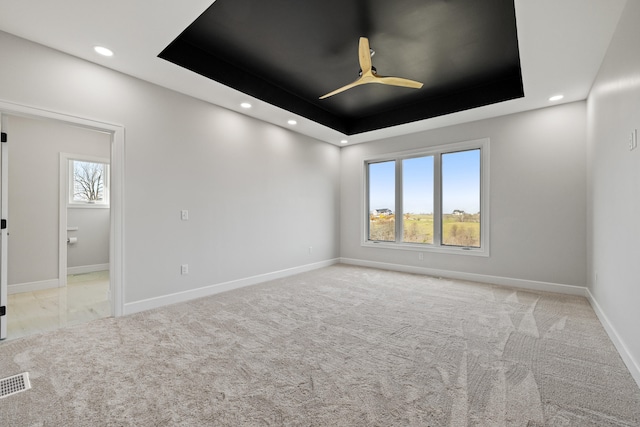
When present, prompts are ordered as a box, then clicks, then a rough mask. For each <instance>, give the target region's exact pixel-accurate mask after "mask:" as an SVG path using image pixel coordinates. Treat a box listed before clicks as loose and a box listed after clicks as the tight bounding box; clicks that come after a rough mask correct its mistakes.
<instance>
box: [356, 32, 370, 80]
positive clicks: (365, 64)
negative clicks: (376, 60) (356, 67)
mask: <svg viewBox="0 0 640 427" xmlns="http://www.w3.org/2000/svg"><path fill="white" fill-rule="evenodd" d="M358 57H359V59H360V69H361V70H362V74H363V75H364V74H367V73H368V72H369V71H371V48H370V47H369V39H368V38H366V37H360V45H359V47H358Z"/></svg>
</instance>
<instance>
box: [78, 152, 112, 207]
mask: <svg viewBox="0 0 640 427" xmlns="http://www.w3.org/2000/svg"><path fill="white" fill-rule="evenodd" d="M108 183H109V162H108V161H107V160H103V159H100V160H97V159H88V158H77V159H69V205H70V206H77V207H80V206H82V207H108V206H109V186H108Z"/></svg>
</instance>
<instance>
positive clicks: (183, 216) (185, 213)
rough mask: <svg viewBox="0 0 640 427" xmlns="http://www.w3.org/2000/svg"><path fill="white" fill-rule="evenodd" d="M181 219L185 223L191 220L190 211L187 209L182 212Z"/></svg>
mask: <svg viewBox="0 0 640 427" xmlns="http://www.w3.org/2000/svg"><path fill="white" fill-rule="evenodd" d="M180 219H182V220H183V221H187V220H188V219H189V211H188V210H186V209H183V210H181V211H180Z"/></svg>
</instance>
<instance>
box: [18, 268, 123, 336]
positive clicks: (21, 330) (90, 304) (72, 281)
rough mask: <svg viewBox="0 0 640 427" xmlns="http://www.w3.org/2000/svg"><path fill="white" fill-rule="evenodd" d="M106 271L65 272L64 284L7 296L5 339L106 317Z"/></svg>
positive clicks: (109, 313)
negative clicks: (58, 286) (65, 282)
mask: <svg viewBox="0 0 640 427" xmlns="http://www.w3.org/2000/svg"><path fill="white" fill-rule="evenodd" d="M108 291H109V271H108V270H106V271H97V272H94V273H86V274H74V275H70V276H67V286H66V287H64V288H52V289H45V290H41V291H35V292H23V293H19V294H12V295H9V296H8V304H7V311H8V313H7V340H11V339H15V338H19V337H23V336H27V335H33V334H37V333H40V332H46V331H51V330H55V329H58V328H62V327H65V326H70V325H75V324H78V323H84V322H87V321H89V320H93V319H98V318H102V317H109V316H110V315H111V309H110V306H109V298H108Z"/></svg>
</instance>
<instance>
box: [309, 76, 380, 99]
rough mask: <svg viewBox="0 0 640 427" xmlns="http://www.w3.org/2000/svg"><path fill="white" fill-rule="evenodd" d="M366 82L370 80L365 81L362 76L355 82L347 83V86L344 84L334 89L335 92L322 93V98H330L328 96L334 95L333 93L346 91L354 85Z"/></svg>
mask: <svg viewBox="0 0 640 427" xmlns="http://www.w3.org/2000/svg"><path fill="white" fill-rule="evenodd" d="M365 83H370V82H366V81H363V80H362V79H361V78H359V79H358V80H356V81H355V82H352V83H349V84H348V85H346V86H342V87H341V88H338V89H336V90H334V91H333V92H329V93H328V94H326V95H322V96H321V97H320V99H325V98H328V97H330V96H333V95H336V94H338V93H340V92H344V91H345V90H347V89H351V88H352V87H356V86H360V85H362V84H365Z"/></svg>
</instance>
